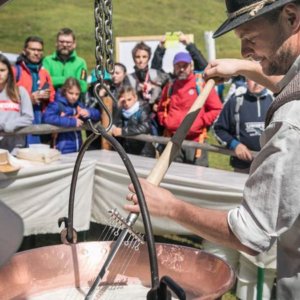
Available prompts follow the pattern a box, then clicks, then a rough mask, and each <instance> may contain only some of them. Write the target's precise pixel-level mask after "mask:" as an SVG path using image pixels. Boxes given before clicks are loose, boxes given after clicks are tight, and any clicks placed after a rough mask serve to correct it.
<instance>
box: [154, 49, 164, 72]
mask: <svg viewBox="0 0 300 300" xmlns="http://www.w3.org/2000/svg"><path fill="white" fill-rule="evenodd" d="M165 53H166V48H164V47H161V46H160V45H158V46H157V47H156V49H155V51H154V54H153V59H152V62H151V68H152V69H156V70H159V71H163V68H162V67H163V58H164V55H165Z"/></svg>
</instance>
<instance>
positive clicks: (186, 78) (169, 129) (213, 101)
mask: <svg viewBox="0 0 300 300" xmlns="http://www.w3.org/2000/svg"><path fill="white" fill-rule="evenodd" d="M173 65H174V76H175V78H174V80H172V81H170V82H169V83H168V84H166V85H165V87H164V89H163V91H162V97H161V99H160V102H159V104H158V111H157V114H158V120H159V123H160V125H162V126H163V127H164V128H165V131H164V136H172V135H173V134H174V133H175V132H176V130H177V128H178V127H179V126H180V124H181V122H182V120H183V119H184V117H185V116H186V114H187V112H188V111H189V109H190V108H191V106H192V104H193V103H194V101H195V100H196V98H197V97H198V95H199V94H200V93H201V90H202V88H203V87H204V85H205V83H204V81H203V80H202V74H201V73H194V72H193V68H192V57H191V55H190V54H189V53H187V52H178V53H177V54H176V55H175V57H174V60H173ZM221 110H222V103H221V100H220V98H219V96H218V95H217V93H216V91H215V89H213V90H212V91H211V92H210V94H209V96H208V98H207V100H206V102H205V104H204V105H203V107H202V109H201V110H200V112H199V114H198V116H197V117H196V120H195V121H194V123H193V125H192V127H191V128H190V130H189V132H188V134H187V136H186V139H187V140H190V141H195V142H199V143H204V142H205V140H206V134H207V131H208V129H209V127H210V126H211V125H212V124H213V122H214V121H215V119H216V118H217V116H218V115H219V114H220V112H221ZM175 161H177V162H183V163H189V164H194V165H199V166H204V167H208V155H207V151H204V150H201V149H194V148H190V147H189V148H181V150H180V153H179V155H178V156H177V157H176V158H175Z"/></svg>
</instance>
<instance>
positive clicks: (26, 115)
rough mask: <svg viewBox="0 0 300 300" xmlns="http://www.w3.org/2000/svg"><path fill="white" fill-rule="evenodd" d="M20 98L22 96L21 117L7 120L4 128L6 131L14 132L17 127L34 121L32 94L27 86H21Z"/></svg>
mask: <svg viewBox="0 0 300 300" xmlns="http://www.w3.org/2000/svg"><path fill="white" fill-rule="evenodd" d="M19 92H20V98H21V104H20V106H21V113H20V117H18V118H15V119H12V120H10V121H7V122H6V123H4V124H3V130H4V131H5V132H13V131H14V130H15V129H17V128H20V127H25V126H29V125H31V124H32V121H33V109H32V103H31V100H30V96H29V94H28V92H27V91H26V89H25V88H23V87H22V86H20V87H19Z"/></svg>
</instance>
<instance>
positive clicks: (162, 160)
mask: <svg viewBox="0 0 300 300" xmlns="http://www.w3.org/2000/svg"><path fill="white" fill-rule="evenodd" d="M214 86H215V81H214V80H213V79H209V80H208V81H207V82H206V84H205V86H204V89H203V90H202V91H201V93H200V95H199V96H198V97H197V99H196V100H195V102H194V103H193V105H192V107H191V108H190V110H189V111H188V113H187V114H186V116H185V117H184V119H183V121H182V123H181V124H180V126H179V127H178V129H177V130H176V132H175V134H174V135H173V137H172V138H171V140H170V141H169V142H168V143H167V145H166V148H165V149H164V151H163V153H162V154H161V156H160V157H159V159H158V160H157V162H156V164H155V166H154V168H153V169H152V171H151V172H150V174H149V175H148V177H147V181H149V182H150V183H152V184H154V185H159V184H160V182H161V181H162V179H163V178H164V176H165V174H166V172H167V171H168V168H169V166H170V165H171V163H172V161H173V159H174V158H175V157H176V155H177V153H178V151H179V149H180V147H181V144H182V142H183V141H184V139H185V137H186V135H187V133H188V131H189V129H190V128H191V126H192V124H193V122H194V121H195V119H196V117H197V115H198V113H199V112H200V110H201V108H202V106H203V105H204V103H205V101H206V99H207V97H208V95H209V93H210V92H211V90H212V89H213V87H214Z"/></svg>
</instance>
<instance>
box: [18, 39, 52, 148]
mask: <svg viewBox="0 0 300 300" xmlns="http://www.w3.org/2000/svg"><path fill="white" fill-rule="evenodd" d="M43 51H44V42H43V39H42V38H40V37H38V36H29V37H27V38H26V40H25V42H24V47H23V51H22V53H21V55H20V56H19V57H18V58H17V62H16V65H15V67H14V73H15V78H16V82H17V85H18V86H23V87H25V89H26V90H27V92H28V93H29V95H30V99H31V102H32V107H33V112H34V120H33V124H41V123H42V112H43V111H44V109H45V108H46V106H47V105H48V103H49V102H52V101H54V94H55V91H54V87H53V84H52V81H51V77H50V75H49V73H48V71H47V70H46V69H45V68H43V66H42V59H43ZM41 142H47V139H46V137H45V136H39V135H28V136H27V143H28V144H38V143H41Z"/></svg>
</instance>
